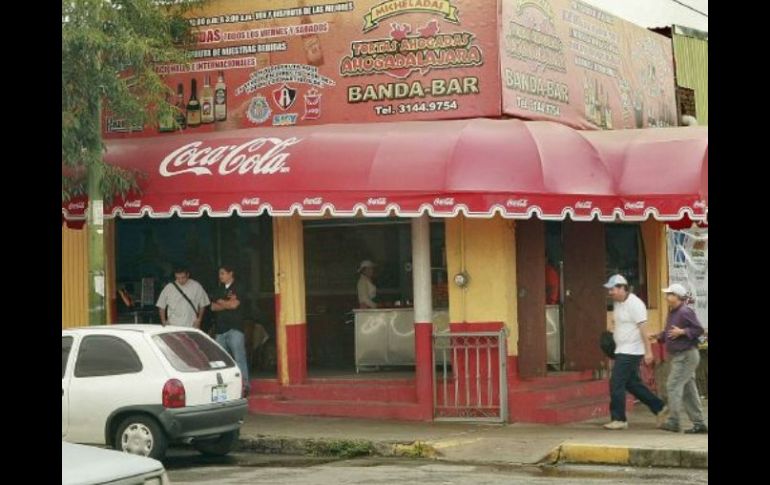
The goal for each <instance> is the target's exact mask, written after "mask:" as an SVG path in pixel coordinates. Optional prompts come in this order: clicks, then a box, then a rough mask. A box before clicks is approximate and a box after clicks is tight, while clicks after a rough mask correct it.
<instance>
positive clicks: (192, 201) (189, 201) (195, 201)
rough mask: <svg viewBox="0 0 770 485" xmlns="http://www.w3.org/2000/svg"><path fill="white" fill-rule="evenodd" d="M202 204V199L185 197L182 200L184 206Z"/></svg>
mask: <svg viewBox="0 0 770 485" xmlns="http://www.w3.org/2000/svg"><path fill="white" fill-rule="evenodd" d="M199 205H201V200H200V199H185V200H183V201H182V207H198V206H199Z"/></svg>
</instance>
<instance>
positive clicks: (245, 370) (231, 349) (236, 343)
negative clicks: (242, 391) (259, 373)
mask: <svg viewBox="0 0 770 485" xmlns="http://www.w3.org/2000/svg"><path fill="white" fill-rule="evenodd" d="M217 343H218V344H219V345H221V346H222V347H224V349H225V350H226V351H227V352H228V353H229V354H230V355H231V356H232V357H233V359H234V360H235V363H236V364H238V368H239V369H240V370H241V375H242V376H243V383H244V385H245V387H246V389H247V390H248V389H250V388H251V383H250V382H249V363H248V361H247V360H246V338H245V336H244V335H243V332H241V331H240V330H228V331H226V332H225V333H218V334H217Z"/></svg>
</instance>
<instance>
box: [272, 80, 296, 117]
mask: <svg viewBox="0 0 770 485" xmlns="http://www.w3.org/2000/svg"><path fill="white" fill-rule="evenodd" d="M296 100H297V90H296V89H294V88H292V87H290V86H289V85H287V84H284V85H283V86H281V87H280V88H278V89H276V90H274V91H273V101H275V104H276V106H278V107H279V108H281V109H282V110H284V111H286V110H287V109H289V108H291V107H292V106H294V102H295V101H296Z"/></svg>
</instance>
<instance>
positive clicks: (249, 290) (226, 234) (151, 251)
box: [115, 216, 274, 327]
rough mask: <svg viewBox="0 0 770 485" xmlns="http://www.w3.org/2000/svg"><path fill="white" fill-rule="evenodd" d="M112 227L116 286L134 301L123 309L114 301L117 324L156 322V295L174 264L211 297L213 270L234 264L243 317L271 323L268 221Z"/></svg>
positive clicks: (161, 221)
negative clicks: (181, 265)
mask: <svg viewBox="0 0 770 485" xmlns="http://www.w3.org/2000/svg"><path fill="white" fill-rule="evenodd" d="M116 225H117V230H116V244H115V246H116V256H117V257H116V273H117V275H116V276H117V286H118V289H122V288H124V289H125V290H126V291H127V293H128V295H130V296H131V299H132V300H133V303H134V306H133V307H131V308H128V307H126V305H125V303H124V301H123V299H121V298H118V299H117V301H118V313H119V320H121V321H125V322H132V321H135V320H138V321H140V322H146V321H154V322H157V319H158V317H157V310H156V309H155V308H154V305H155V302H156V301H157V298H158V295H159V294H160V291H161V290H162V289H163V287H164V286H165V285H166V284H167V283H168V282H169V281H171V280H172V279H173V275H172V268H173V266H174V265H175V264H178V263H184V264H187V265H188V267H189V268H190V276H191V277H192V278H193V279H195V280H196V281H198V282H199V283H200V284H201V285H203V288H204V289H205V290H206V292H207V293H209V295H211V294H213V293H214V291H215V290H216V288H217V285H218V284H219V280H218V275H217V270H218V267H219V265H220V264H222V263H227V264H230V265H232V266H234V268H235V273H236V279H237V280H238V281H239V284H240V285H241V287H242V288H243V291H244V292H245V293H246V294H247V298H246V299H244V302H243V303H244V304H245V305H246V306H245V311H246V315H247V316H248V318H249V319H252V320H256V321H262V322H271V321H272V314H273V313H274V312H273V307H274V303H273V294H274V288H273V235H272V220H271V219H270V218H269V217H267V216H260V217H237V216H233V217H228V218H211V217H206V216H203V217H196V218H193V219H182V218H179V217H172V218H169V219H149V218H143V219H137V220H124V219H118V221H117V224H116ZM143 288H144V291H143ZM143 296H144V298H143ZM137 312H140V314H139V315H138V316H137V315H136V313H137ZM267 327H272V325H268V326H267Z"/></svg>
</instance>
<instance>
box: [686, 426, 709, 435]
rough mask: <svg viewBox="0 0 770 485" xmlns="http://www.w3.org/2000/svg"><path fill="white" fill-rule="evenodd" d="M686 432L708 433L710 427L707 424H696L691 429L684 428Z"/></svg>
mask: <svg viewBox="0 0 770 485" xmlns="http://www.w3.org/2000/svg"><path fill="white" fill-rule="evenodd" d="M684 432H685V434H708V432H709V427H708V426H706V425H705V424H696V425H695V426H693V427H692V428H690V429H686V430H684Z"/></svg>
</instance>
